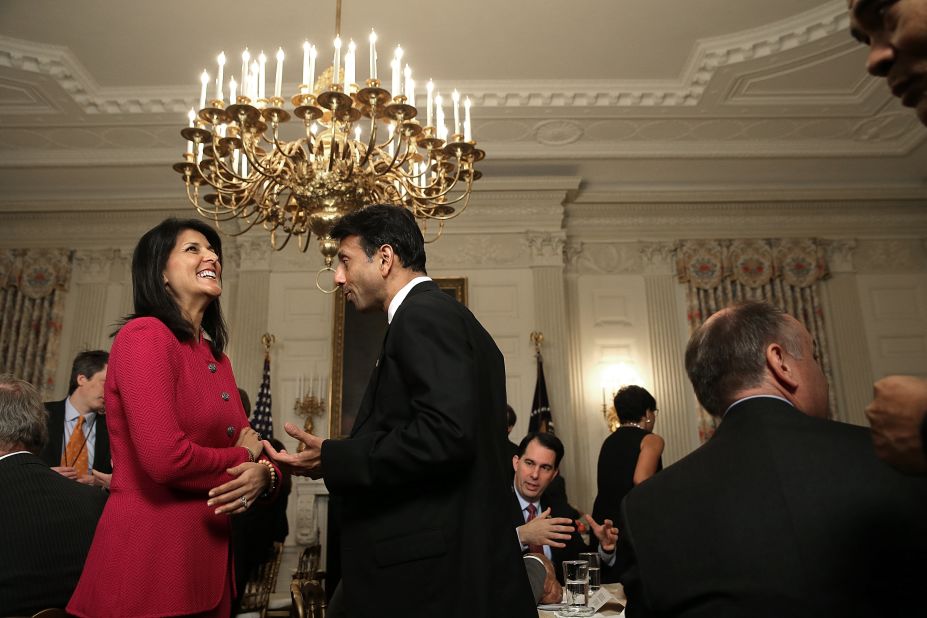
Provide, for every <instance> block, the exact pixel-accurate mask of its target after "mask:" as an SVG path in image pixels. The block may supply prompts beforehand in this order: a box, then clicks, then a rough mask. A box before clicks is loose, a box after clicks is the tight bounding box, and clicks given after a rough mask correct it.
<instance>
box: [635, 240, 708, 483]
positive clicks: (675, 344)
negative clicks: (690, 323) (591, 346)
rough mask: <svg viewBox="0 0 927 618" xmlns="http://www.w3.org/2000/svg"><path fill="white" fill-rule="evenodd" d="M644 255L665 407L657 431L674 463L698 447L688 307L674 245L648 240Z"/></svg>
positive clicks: (657, 382) (660, 401) (656, 374)
mask: <svg viewBox="0 0 927 618" xmlns="http://www.w3.org/2000/svg"><path fill="white" fill-rule="evenodd" d="M641 253H642V258H643V259H642V263H643V268H644V290H645V293H646V296H647V311H648V313H649V320H648V324H649V330H650V333H649V336H650V350H651V354H652V358H651V363H652V365H651V366H652V368H653V386H654V392H653V393H652V394H653V396H654V398H655V399H656V400H657V407H658V408H659V409H660V414H659V417H658V418H657V424H656V430H655V431H656V432H657V433H658V434H660V435H662V436H663V438H664V439H665V440H666V449H665V450H664V452H663V465H668V464H671V463H673V462H675V461H677V460H679V459H681V458H682V457H685V456H686V455H687V454H689V453H690V452H691V451H692V450H693V449H695V448H696V447H698V429H697V427H696V419H695V405H694V397H695V396H694V395H693V393H692V389H691V387H690V386H689V380H688V378H687V377H686V371H685V350H686V333H685V332H684V331H683V330H681V329H680V325H681V324H683V323H684V321H683V320H682V317H681V316H683V315H684V312H685V307H680V306H679V303H678V302H677V289H676V287H677V286H678V283H677V282H676V278H675V276H674V274H673V246H672V244H671V243H651V244H647V245H644V246H643V247H642V251H641Z"/></svg>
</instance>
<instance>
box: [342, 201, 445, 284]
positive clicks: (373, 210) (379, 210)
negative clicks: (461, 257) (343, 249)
mask: <svg viewBox="0 0 927 618" xmlns="http://www.w3.org/2000/svg"><path fill="white" fill-rule="evenodd" d="M330 235H331V237H332V238H334V239H335V240H343V239H345V238H347V237H348V236H357V237H359V238H360V243H361V247H362V248H363V249H364V253H365V254H366V255H367V257H368V258H372V257H373V254H374V253H376V251H377V249H379V248H380V247H382V246H383V245H389V246H390V247H392V248H393V253H395V254H396V257H398V258H399V261H400V262H401V263H402V265H403V266H404V267H405V268H408V269H409V270H411V271H412V272H416V273H422V274H427V273H426V271H425V237H424V236H422V231H421V230H420V229H418V224H417V223H416V222H415V217H413V216H412V213H411V212H409V211H408V210H406V209H405V208H403V207H402V206H391V205H389V204H374V205H373V206H367V207H366V208H361V209H360V210H356V211H354V212H352V213H351V214H349V215H345V216H344V217H342V218H341V219H340V220H339V221H338V223H336V224H335V225H334V227H332V231H331V233H330Z"/></svg>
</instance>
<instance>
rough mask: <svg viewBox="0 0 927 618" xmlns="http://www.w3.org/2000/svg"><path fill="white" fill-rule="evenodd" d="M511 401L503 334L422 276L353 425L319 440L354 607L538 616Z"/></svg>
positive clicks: (355, 616)
mask: <svg viewBox="0 0 927 618" xmlns="http://www.w3.org/2000/svg"><path fill="white" fill-rule="evenodd" d="M505 405H506V398H505V367H504V363H503V358H502V354H501V353H500V352H499V349H498V348H497V347H496V345H495V343H494V342H493V340H492V338H491V337H490V336H489V334H488V333H487V332H486V331H485V330H484V329H483V327H482V326H480V324H479V322H477V320H476V318H474V317H473V315H472V314H471V313H470V312H469V311H468V310H467V308H466V307H464V306H463V305H461V304H459V303H457V302H456V301H455V300H454V299H452V298H451V297H450V296H448V295H447V294H445V293H444V292H442V291H441V290H440V289H439V288H438V286H437V285H435V284H434V283H431V282H426V283H421V284H419V285H416V286H415V287H414V288H413V289H412V290H411V291H410V293H409V295H408V296H407V297H406V298H405V300H404V301H403V303H402V304H401V305H400V307H399V309H398V311H397V312H396V314H395V316H394V317H393V321H392V323H391V325H390V327H389V328H388V330H387V334H386V337H385V340H384V344H383V352H382V354H381V355H380V358H379V360H378V361H377V367H376V369H375V370H374V372H373V375H372V376H371V379H370V383H369V385H368V388H367V392H366V393H365V395H364V399H363V401H362V403H361V407H360V410H359V411H358V415H357V419H356V420H355V423H354V429H353V430H352V432H351V436H350V437H349V438H348V439H345V440H326V441H325V442H324V443H323V445H322V470H323V473H324V476H325V484H326V486H327V487H328V489H329V491H330V492H331V494H332V495H333V496H336V497H338V498H340V508H341V511H342V515H341V530H342V543H341V558H342V580H341V586H342V590H343V593H344V594H343V598H344V600H345V604H346V605H347V613H348V615H350V616H351V617H352V618H365V617H368V616H393V615H395V616H398V615H402V616H405V617H410V618H413V617H419V616H420V617H422V618H425V617H428V618H433V617H434V616H442V617H450V618H453V617H464V616H481V617H485V618H493V617H498V618H521V617H525V618H528V617H531V618H534V617H536V616H537V610H536V608H535V605H534V601H533V597H532V593H531V587H530V585H529V583H528V578H527V575H526V572H525V567H524V564H523V563H522V559H521V551H520V547H519V544H518V540H517V538H516V536H515V529H514V527H513V526H512V522H511V519H510V516H509V495H508V493H509V491H510V490H509V488H508V486H507V483H506V481H505V478H506V475H505V474H504V473H503V464H504V463H505V464H506V465H508V467H509V469H510V470H511V466H512V462H511V458H509V455H508V448H507V447H506V444H505V443H506V439H505V429H506V427H505V422H506V420H505V419H506V416H505ZM506 459H507V460H508V461H507V462H506ZM509 478H511V477H509ZM410 591H411V592H410ZM409 594H411V596H408V595H409Z"/></svg>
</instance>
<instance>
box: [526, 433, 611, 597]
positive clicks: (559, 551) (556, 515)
mask: <svg viewBox="0 0 927 618" xmlns="http://www.w3.org/2000/svg"><path fill="white" fill-rule="evenodd" d="M561 459H563V443H562V442H561V441H560V439H559V438H557V436H555V435H554V434H552V433H546V432H542V433H529V434H528V435H527V436H525V437H524V438H523V439H522V441H521V443H520V444H519V445H518V452H517V453H516V454H515V456H514V457H512V467H513V468H514V469H515V479H514V482H513V484H512V523H513V524H514V525H515V526H516V529H515V532H516V533H517V534H518V540H519V542H521V546H522V550H523V551H525V552H532V553H539V554H543V555H545V556H547V558H549V559H550V560H551V562H553V564H554V572H555V573H556V575H557V579H558V580H559V581H560V583H561V584H562V583H563V569H562V566H561V565H562V564H563V561H564V560H576V559H577V557H578V555H579V553H580V552H587V551H591V550H590V549H589V546H588V545H586V542H585V541H583V539H582V537H581V536H580V535H579V532H577V531H576V526H575V525H574V522H573V520H572V519H571V517H570V516H569V514H570V513H571V512H572V511H571V509H570V507H569V505H568V504H566V502H565V501H562V500H553V501H549V500H546V499H545V496H544V492H545V490H546V489H547V488H548V487H549V486H550V484H551V481H553V480H554V478H555V477H556V476H557V474H558V472H559V469H560V460H561ZM586 521H587V522H588V523H589V526H590V530H592V532H593V534H595V536H596V538H598V539H599V543H600V545H599V559H600V560H601V562H602V564H603V565H609V564H611V563H612V562H614V560H615V541H616V540H617V538H618V531H617V530H616V529H615V528H614V526H612V522H611V520H608V519H606V520H605V521H604V522H602V523H601V524H599V523H598V522H596V521H594V520H593V519H592V517H590V516H589V515H586Z"/></svg>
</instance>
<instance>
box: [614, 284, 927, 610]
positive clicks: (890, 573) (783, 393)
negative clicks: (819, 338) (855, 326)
mask: <svg viewBox="0 0 927 618" xmlns="http://www.w3.org/2000/svg"><path fill="white" fill-rule="evenodd" d="M685 363H686V371H687V372H688V375H689V379H690V380H691V382H692V385H693V387H694V389H695V394H696V396H697V397H698V400H699V402H700V403H701V404H702V406H703V407H704V408H705V409H706V410H707V411H708V412H709V413H710V414H712V415H714V416H716V417H718V418H721V419H723V420H722V421H721V424H720V426H719V427H718V429H717V431H716V432H715V434H714V436H713V437H712V438H711V439H710V440H709V441H708V442H707V443H705V444H704V445H703V446H702V447H701V448H699V449H698V450H696V451H695V452H693V453H691V454H690V455H689V456H687V457H685V458H684V459H682V460H681V461H679V462H677V463H675V464H673V465H672V466H670V467H668V468H666V469H665V470H664V471H663V472H661V473H660V474H658V475H656V476H654V477H653V478H651V479H650V480H648V481H647V482H646V483H643V484H641V485H639V486H638V487H636V488H634V490H633V491H631V492H630V493H629V494H628V495H627V497H626V498H625V500H624V504H623V509H622V520H623V522H622V523H621V524H620V525H621V533H622V543H626V544H627V547H629V548H630V549H631V550H633V552H634V554H635V555H636V559H637V563H636V566H633V567H632V568H630V569H628V570H627V571H626V572H625V574H624V576H623V578H622V583H624V586H625V593H626V594H627V596H628V608H627V612H628V616H629V618H634V617H635V616H674V617H682V618H690V617H702V616H793V617H794V616H799V617H805V616H807V617H812V616H813V617H815V618H819V617H822V616H826V617H830V616H835V617H836V616H841V617H849V616H860V617H862V616H880V617H882V618H885V617H892V616H899V617H900V616H915V615H922V614H923V608H924V600H923V584H924V582H925V581H927V561H925V560H924V556H927V479H918V478H912V477H906V476H904V475H901V474H899V473H897V472H895V471H894V470H892V469H891V468H889V467H888V466H887V465H885V464H884V463H882V462H881V461H879V459H878V458H877V457H876V455H875V453H874V451H873V447H872V441H871V440H870V438H869V432H868V431H867V430H866V429H865V428H862V427H854V426H851V425H847V424H844V423H839V422H836V421H832V420H828V419H827V416H828V413H829V406H828V389H827V380H826V379H825V377H824V373H823V371H822V370H821V367H820V365H819V364H818V356H817V351H816V345H815V342H814V340H813V339H812V337H811V335H810V334H809V332H808V331H807V330H806V329H805V327H804V326H802V324H801V323H799V322H798V321H797V320H796V319H795V318H793V317H791V316H789V315H787V314H785V313H783V312H782V311H780V310H778V309H776V308H774V307H773V306H771V305H769V304H766V303H762V302H745V303H741V304H737V305H734V306H733V307H728V308H726V309H722V310H721V311H719V312H717V313H715V314H714V315H712V316H711V317H710V318H709V319H708V320H707V321H706V322H705V323H704V324H702V325H701V326H700V327H699V328H698V329H696V331H695V332H694V333H693V334H692V337H691V339H690V340H689V344H688V347H687V348H686V357H685Z"/></svg>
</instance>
